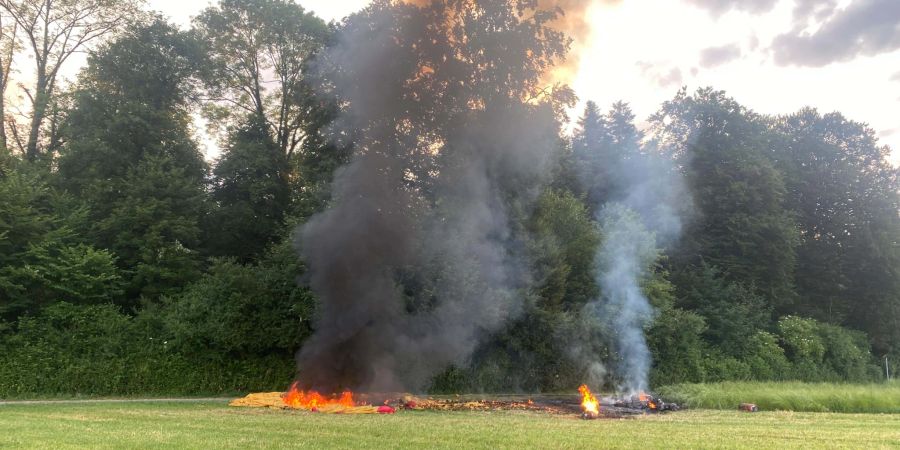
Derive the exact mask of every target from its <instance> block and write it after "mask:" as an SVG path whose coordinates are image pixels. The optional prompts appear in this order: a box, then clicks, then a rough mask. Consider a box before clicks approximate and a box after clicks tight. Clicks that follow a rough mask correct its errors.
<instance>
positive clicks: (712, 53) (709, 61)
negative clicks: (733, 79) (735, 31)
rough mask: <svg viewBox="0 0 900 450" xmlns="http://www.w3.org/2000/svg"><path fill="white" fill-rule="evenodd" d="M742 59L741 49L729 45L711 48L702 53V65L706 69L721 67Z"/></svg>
mask: <svg viewBox="0 0 900 450" xmlns="http://www.w3.org/2000/svg"><path fill="white" fill-rule="evenodd" d="M740 57H741V47H740V46H739V45H737V44H728V45H723V46H721V47H709V48H706V49H703V51H701V52H700V65H701V66H702V67H705V68H711V67H716V66H721V65H722V64H725V63H727V62H729V61H733V60H735V59H738V58H740Z"/></svg>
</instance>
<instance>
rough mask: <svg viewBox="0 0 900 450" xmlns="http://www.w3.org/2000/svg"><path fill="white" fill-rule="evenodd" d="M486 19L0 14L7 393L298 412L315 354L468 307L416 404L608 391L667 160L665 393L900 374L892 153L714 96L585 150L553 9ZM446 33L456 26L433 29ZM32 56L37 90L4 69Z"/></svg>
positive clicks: (21, 3)
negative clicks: (350, 335) (10, 100)
mask: <svg viewBox="0 0 900 450" xmlns="http://www.w3.org/2000/svg"><path fill="white" fill-rule="evenodd" d="M490 3H491V5H492V6H490V8H488V7H487V6H481V8H482V9H480V10H477V11H480V13H478V14H468V15H466V14H467V13H468V12H471V10H470V9H468V7H467V6H466V2H460V1H457V0H443V1H438V2H436V4H437V5H438V6H435V7H428V8H419V7H415V6H411V5H405V4H404V5H398V4H393V3H392V2H388V1H376V2H374V4H373V5H372V6H370V7H369V8H367V9H366V10H364V11H361V12H360V13H357V14H355V15H353V16H351V17H350V18H348V19H347V20H345V21H344V22H342V23H333V24H326V23H325V22H324V21H322V20H321V19H319V18H317V17H316V16H315V15H313V14H312V13H310V12H308V11H305V10H304V9H303V8H302V7H301V6H299V5H297V4H295V3H294V2H292V1H289V0H223V1H222V2H221V3H220V4H219V5H216V6H211V7H210V8H208V9H207V10H205V11H204V12H203V13H201V14H200V15H199V16H198V17H196V18H195V20H194V22H193V25H192V28H191V29H190V30H179V29H178V28H177V27H175V26H173V25H171V24H168V23H166V22H165V20H163V19H162V18H159V17H156V16H154V15H152V14H149V13H137V11H138V10H137V7H138V5H137V4H136V3H132V2H128V1H96V2H93V1H88V2H85V1H83V0H79V1H71V2H66V1H57V2H45V1H42V0H0V10H2V11H3V12H2V14H0V19H2V22H0V27H2V29H3V30H4V32H3V40H2V41H0V70H2V72H0V80H2V81H3V85H2V86H0V87H2V88H3V89H6V88H7V86H6V84H7V80H8V78H7V77H8V74H9V72H10V70H18V71H19V72H21V73H32V72H33V73H34V74H35V77H36V79H35V83H34V91H32V92H30V96H31V99H30V101H31V102H32V109H31V111H32V112H31V114H30V115H29V116H28V117H25V118H22V117H16V116H15V115H14V114H12V113H11V112H10V111H8V110H2V109H0V112H2V113H4V117H3V119H4V120H3V122H4V126H3V127H2V128H3V130H4V133H3V134H0V138H2V140H0V397H10V396H17V395H28V394H35V393H43V394H60V393H67V394H70V393H83V394H133V393H150V392H158V393H170V394H175V393H211V392H223V391H241V390H250V389H278V388H283V387H285V385H287V384H288V383H289V382H290V381H291V380H292V379H293V378H294V377H295V376H296V373H295V369H296V367H295V362H294V356H295V353H296V352H297V351H298V350H299V349H300V348H301V347H302V346H303V344H304V343H309V342H317V341H316V340H319V341H322V340H324V341H326V342H328V344H329V345H331V347H329V346H325V347H324V348H346V347H348V346H349V347H353V348H364V347H365V346H366V345H367V344H369V343H370V342H371V341H373V340H377V339H384V338H385V334H386V330H387V329H388V328H387V327H388V325H390V326H391V327H394V328H395V329H393V330H392V331H391V333H394V334H395V335H402V336H406V335H407V334H408V335H409V336H412V337H415V336H422V334H418V333H419V332H420V331H422V330H424V329H427V328H429V327H430V328H434V326H433V325H434V324H437V323H440V322H441V321H442V320H443V319H447V320H448V321H449V318H450V315H451V314H460V313H461V312H460V311H458V310H453V309H446V310H444V309H441V308H442V305H446V304H447V303H446V302H447V301H457V302H460V303H459V304H463V305H465V308H464V311H462V313H464V314H465V317H470V318H472V319H473V321H474V322H477V327H475V329H473V330H468V331H466V333H469V332H470V331H471V333H470V335H471V336H476V337H475V338H473V339H472V340H470V341H468V342H467V343H466V345H468V346H471V348H468V347H466V348H465V349H464V350H465V351H463V350H459V351H458V352H455V353H453V354H452V355H448V356H446V357H445V358H443V359H440V361H441V364H440V367H437V368H436V369H435V373H436V375H435V374H432V373H430V372H428V377H427V379H425V380H417V381H424V384H421V385H417V387H419V388H421V389H428V390H431V391H434V392H459V391H466V390H488V391H512V390H522V391H565V390H570V389H572V388H574V387H576V386H577V385H578V384H580V383H581V382H583V381H585V380H586V379H588V378H590V377H597V376H599V375H600V374H599V371H598V366H597V365H589V364H586V363H585V362H586V360H591V361H594V362H598V363H600V364H601V365H602V366H603V367H605V368H607V369H609V370H608V373H607V374H606V376H605V378H603V380H604V382H605V383H606V384H607V385H608V386H609V387H616V386H618V385H619V384H620V382H621V380H620V379H617V375H616V371H615V368H616V367H618V366H620V365H621V364H622V361H623V360H624V359H626V358H628V357H629V355H626V354H621V352H620V351H619V350H618V349H617V347H616V346H615V345H613V340H614V336H613V334H614V333H612V332H611V331H610V329H609V328H608V327H605V326H602V325H603V324H599V323H597V321H596V320H593V319H592V317H593V316H592V314H591V313H588V311H589V310H590V308H589V307H588V305H590V304H591V303H592V302H594V301H600V302H602V301H603V300H604V299H605V298H606V297H605V296H607V295H608V292H609V291H610V287H609V286H604V285H603V280H602V279H601V278H598V277H597V276H596V272H597V264H599V262H598V259H597V258H596V256H595V255H596V252H597V249H598V248H601V246H603V244H604V242H609V241H608V239H609V238H610V236H609V235H610V230H608V229H605V228H604V227H602V226H601V212H602V210H603V209H604V207H606V206H608V205H609V204H612V203H616V202H621V200H622V198H621V196H622V195H623V194H622V193H621V192H619V190H618V189H619V187H621V186H622V185H623V184H622V183H621V181H622V180H621V177H622V176H624V175H623V173H622V171H621V170H618V168H621V167H623V164H625V163H627V162H628V161H632V162H633V161H645V160H646V161H649V160H654V161H657V160H658V161H663V162H665V163H666V164H667V167H672V168H673V169H672V171H673V172H674V173H673V176H677V177H678V178H679V179H680V180H682V181H683V187H684V192H683V195H682V193H681V192H680V191H678V195H679V197H678V200H679V201H678V202H677V205H676V206H677V208H676V209H677V213H678V214H679V215H680V217H682V219H683V227H682V233H681V237H680V239H677V240H672V241H671V242H661V243H660V245H659V247H660V248H653V249H650V250H652V251H653V252H654V253H653V254H654V255H657V254H658V257H656V258H655V260H654V261H652V263H651V264H649V265H648V266H647V267H645V268H642V273H643V274H644V276H643V277H642V279H641V280H640V281H641V283H640V288H641V291H642V292H643V295H645V296H646V297H647V298H648V299H649V301H650V303H651V304H652V305H653V307H654V308H655V310H656V314H655V315H654V316H653V318H652V322H651V323H650V325H649V326H648V327H646V329H645V330H644V332H645V334H646V337H647V345H648V347H649V350H650V352H651V354H652V359H653V366H652V369H651V373H650V375H651V382H652V383H653V385H660V384H665V383H675V382H685V381H723V380H780V379H798V380H812V381H824V380H829V381H862V380H878V379H880V378H879V377H881V375H880V372H879V369H878V364H879V361H881V360H882V359H883V358H884V357H885V356H887V357H888V358H889V359H890V360H892V361H900V327H898V326H897V324H898V323H900V247H898V239H900V216H898V211H900V209H898V208H900V204H898V200H900V198H898V192H900V185H898V172H897V169H895V168H894V167H892V166H891V165H890V163H889V162H888V155H889V149H888V148H887V147H885V146H882V145H880V144H879V142H878V140H877V138H876V136H875V133H874V132H873V131H872V130H871V129H870V128H868V127H867V126H866V125H865V124H863V123H859V122H855V121H853V120H851V119H850V118H846V117H844V116H843V115H841V114H840V113H837V112H835V113H828V114H824V113H822V112H819V111H817V110H816V109H814V108H811V107H810V108H805V109H802V110H800V111H797V112H794V113H790V112H785V113H786V114H784V115H779V116H766V115H762V114H758V113H756V112H754V111H752V110H750V109H748V108H747V107H745V106H743V105H741V104H740V103H739V99H734V98H731V97H729V96H728V94H727V93H725V92H722V91H718V90H716V89H714V88H703V89H699V90H696V91H694V92H689V91H687V90H685V89H682V90H680V91H678V92H677V93H675V94H674V96H673V98H672V99H671V100H669V101H666V102H664V103H663V104H662V105H661V106H660V108H659V110H658V112H657V113H655V114H654V115H652V116H651V117H649V118H648V119H649V120H648V121H649V126H648V127H646V128H645V129H639V128H638V127H637V126H636V122H637V121H638V118H636V117H635V115H634V113H633V112H632V111H631V110H630V108H629V107H628V104H627V99H623V101H622V102H618V103H615V104H613V105H610V106H609V107H608V110H607V108H604V107H601V106H600V105H597V104H595V103H588V105H587V107H586V109H585V110H584V111H583V113H581V114H580V117H579V118H578V119H577V124H576V126H575V130H574V133H573V134H572V135H571V136H568V135H565V134H564V133H563V132H562V131H561V130H563V129H564V127H563V124H564V121H565V120H566V118H565V117H564V114H563V112H564V111H565V109H566V108H567V107H569V106H571V105H572V104H573V100H574V94H573V93H572V92H571V91H570V90H568V89H565V88H562V89H555V90H553V91H545V90H543V86H541V84H540V83H541V81H542V74H543V72H544V71H545V70H546V69H547V68H548V67H550V66H552V65H553V64H558V63H560V62H561V59H562V56H563V55H564V53H565V51H566V48H567V41H566V38H565V36H564V35H562V34H560V33H557V32H553V31H552V30H550V29H547V28H545V27H544V26H543V24H544V23H546V22H547V21H550V20H552V18H553V17H552V14H553V13H552V11H551V12H544V13H541V14H537V15H535V14H534V11H531V10H529V8H530V7H529V6H528V4H529V2H525V1H519V0H509V1H503V2H490ZM520 6H521V7H523V8H525V9H518V7H520ZM41 8H45V9H41ZM46 8H54V11H57V10H56V9H55V8H60V9H59V10H58V14H57V13H54V14H51V15H49V16H48V15H47V14H46ZM446 11H453V12H454V14H457V15H451V16H452V17H455V18H457V19H458V20H459V22H457V23H456V24H457V25H458V27H457V28H453V27H451V26H450V25H448V27H449V28H448V29H441V30H439V29H436V28H434V27H430V26H429V24H434V23H437V22H438V21H437V19H439V18H441V17H444V16H442V14H446ZM542 14H545V15H542ZM47 17H52V18H53V20H52V21H50V20H48V19H47ZM385 29H387V30H393V31H396V36H399V37H397V38H391V39H388V38H384V35H383V34H381V33H382V31H383V30H385ZM44 30H49V32H48V33H49V34H45V33H44ZM49 35H52V36H57V35H58V36H60V37H61V38H60V39H62V40H59V39H56V40H54V39H53V38H46V37H45V36H49ZM396 36H395V37H396ZM498 36H500V37H505V38H508V42H509V46H508V47H505V48H504V49H503V50H504V51H500V50H496V48H495V47H493V46H491V45H488V44H492V43H493V40H494V39H498ZM406 38H408V40H404V39H406ZM42 39H49V41H47V42H44V41H42ZM504 42H507V41H504ZM45 44H46V45H45ZM23 46H24V47H29V48H30V47H34V48H33V49H32V50H30V51H32V52H37V54H39V55H41V56H39V57H38V58H36V59H35V60H33V61H32V63H34V64H36V67H34V68H31V67H16V66H15V64H12V65H11V64H10V61H19V60H18V59H16V60H13V58H12V57H11V56H12V55H13V54H17V53H18V52H22V51H25V50H23V48H24V47H23ZM82 48H90V50H91V51H90V56H89V58H88V61H87V65H86V66H85V67H84V68H83V69H82V70H81V72H80V74H79V76H78V78H77V80H76V81H75V82H74V83H72V84H71V85H69V86H63V85H61V84H60V82H59V81H60V80H59V79H58V71H59V67H60V65H61V64H63V63H64V62H65V61H66V59H67V58H68V57H69V55H71V53H72V52H74V51H78V50H80V49H82ZM492 49H494V50H496V51H494V50H492ZM374 55H377V56H379V57H377V58H376V57H375V56H374ZM525 55H527V56H525ZM26 61H27V60H26ZM7 94H8V91H7ZM809 101H810V103H811V104H815V99H809ZM2 105H3V103H0V106H2ZM198 111H199V112H202V113H203V114H204V116H205V117H206V118H207V120H209V121H210V123H211V125H212V127H214V128H216V129H218V130H219V132H218V136H219V139H220V142H221V147H222V148H223V153H222V155H221V157H219V158H218V159H217V160H215V161H206V160H204V158H203V156H202V154H201V152H200V150H199V148H200V147H199V144H198V140H197V137H196V133H195V131H196V130H194V129H193V127H194V125H193V123H194V121H193V118H192V114H194V113H196V112H198ZM23 119H24V120H23ZM373 173H374V174H377V176H374V177H373V176H371V175H372V174H373ZM363 177H368V178H363ZM334 180H337V182H333V181H334ZM381 190H384V191H388V192H390V195H382V194H383V193H382V192H381ZM625 194H626V195H627V194H628V193H625ZM360 199H364V200H360ZM379 202H380V203H379ZM373 205H374V206H373ZM361 211H362V212H361ZM323 213H324V214H323ZM362 213H366V214H370V215H369V216H363V215H361V214H362ZM317 214H318V215H317ZM311 218H315V219H312V220H311ZM297 230H304V232H303V234H302V237H298V231H297ZM310 230H312V231H310ZM348 230H349V231H348ZM338 233H346V234H338ZM347 236H350V237H347ZM351 238H352V239H351ZM295 241H296V242H297V244H295ZM348 242H350V243H351V244H349V245H348ZM297 247H299V250H301V251H300V252H298V248H297ZM486 248H487V249H489V250H490V252H491V253H490V255H489V256H491V257H496V259H494V260H490V261H494V262H495V264H488V263H487V262H486V261H487V260H477V258H478V257H485V254H486V253H488V250H485V249H486ZM477 252H483V253H478V256H473V255H475V254H476V253H477ZM299 255H303V257H302V258H301V257H300V256H299ZM373 255H374V256H373ZM497 261H499V262H497ZM509 261H514V262H515V264H510V265H509V266H503V265H504V264H507V263H508V262H509ZM328 264H332V265H333V267H331V269H333V270H334V271H336V272H339V273H342V274H343V276H345V279H343V280H344V281H343V282H342V284H340V285H338V284H335V283H334V282H333V279H332V278H328V277H326V278H322V274H323V272H322V267H327V265H328ZM498 266H503V268H504V269H508V271H507V272H505V273H504V277H495V276H494V275H495V274H494V273H493V272H491V271H492V270H499V269H498ZM347 268H351V269H352V270H349V269H347ZM388 269H390V270H388ZM324 273H326V274H329V273H332V272H324ZM329 276H330V275H329ZM347 286H351V287H352V289H350V288H347ZM382 288H383V289H385V292H389V293H390V295H387V294H386V296H382V297H378V299H382V298H383V299H385V300H384V301H385V302H388V301H390V302H395V303H393V304H391V305H390V306H391V307H392V308H393V307H397V308H398V310H397V311H392V312H391V314H387V313H385V315H383V316H379V317H381V318H382V319H383V320H384V322H382V323H375V324H371V323H366V324H362V325H361V326H360V327H359V329H358V330H356V331H359V332H360V333H362V334H360V336H365V337H366V339H363V341H361V342H352V341H351V343H350V344H347V341H340V340H338V341H329V340H328V338H327V337H326V338H323V337H322V333H323V332H322V330H323V329H324V328H325V327H326V326H327V325H328V323H329V322H323V320H322V318H323V317H325V318H328V317H332V316H329V314H334V313H342V312H346V311H348V310H352V309H353V308H357V307H359V305H360V304H362V301H361V300H357V297H349V298H344V299H343V300H345V301H346V303H340V305H344V308H341V309H338V310H336V311H335V310H334V304H332V303H325V302H329V301H331V300H330V299H331V298H333V297H334V296H337V295H346V294H347V292H349V293H350V294H352V295H354V296H364V295H368V294H369V293H371V292H376V291H377V289H382ZM329 289H331V291H329ZM323 293H325V294H323ZM326 294H327V295H326ZM445 299H449V300H445ZM376 307H379V304H378V302H374V303H372V305H371V308H376ZM329 308H332V310H331V311H330V312H329ZM367 308H368V306H367ZM499 309H503V311H498V310H499ZM510 311H512V312H510ZM442 314H444V316H442ZM475 319H477V320H475ZM417 320H420V321H422V322H417ZM398 329H399V330H398ZM360 330H361V331H360ZM453 331H454V332H457V331H459V330H458V329H454V330H453ZM381 332H385V334H379V333H381ZM422 332H424V331H422ZM366 333H368V334H366ZM467 335H469V334H467ZM311 337H312V338H311ZM311 339H313V340H311ZM576 343H577V344H576ZM423 345H424V344H423ZM422 349H426V350H428V351H429V352H432V350H431V349H430V347H424V346H423V347H422V348H420V349H419V350H422ZM410 355H412V356H415V355H416V353H415V352H412V353H410ZM459 355H464V357H459ZM382 356H384V355H382ZM392 356H393V357H395V359H397V360H401V361H402V360H403V356H402V355H392ZM408 356H409V355H407V357H408ZM328 358H329V354H313V355H310V354H306V355H304V356H303V357H301V365H302V364H304V363H306V364H315V365H322V364H331V363H332V362H331V361H329V360H328ZM335 364H337V363H335ZM341 364H344V366H345V367H356V366H355V365H354V364H359V360H356V361H350V362H342V363H341ZM429 369H430V368H429ZM304 370H306V371H307V372H310V373H311V372H313V371H314V369H313V368H310V367H306V368H304V367H303V366H301V368H300V371H301V374H300V376H301V378H302V375H303V372H304ZM356 370H359V371H364V370H366V369H365V368H364V367H363V368H359V369H356ZM35 374H42V376H35ZM340 381H342V382H344V383H347V384H352V383H355V382H358V380H355V379H352V378H351V379H347V380H340ZM351 387H353V386H351Z"/></svg>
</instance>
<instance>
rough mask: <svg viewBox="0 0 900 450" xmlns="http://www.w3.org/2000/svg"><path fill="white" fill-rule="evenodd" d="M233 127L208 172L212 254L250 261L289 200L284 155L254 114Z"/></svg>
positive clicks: (273, 235) (268, 240)
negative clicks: (213, 207)
mask: <svg viewBox="0 0 900 450" xmlns="http://www.w3.org/2000/svg"><path fill="white" fill-rule="evenodd" d="M248 121H249V123H247V124H245V125H243V126H241V127H240V128H238V129H236V130H234V131H233V132H232V134H231V136H230V137H229V142H228V146H227V147H226V148H225V153H224V154H223V155H222V158H221V159H220V160H219V162H218V163H217V164H216V167H215V169H214V170H213V189H212V199H213V200H214V201H215V203H216V208H215V209H214V210H213V212H212V215H211V221H212V223H213V224H215V226H214V227H212V226H211V227H210V228H211V229H213V228H214V229H213V231H212V234H213V236H212V238H211V239H212V242H211V244H210V245H211V248H210V250H211V251H212V253H213V254H215V255H219V256H234V257H237V258H238V259H239V260H240V261H244V262H247V261H249V260H252V259H253V258H254V257H256V256H257V255H258V254H260V253H261V252H262V251H264V250H265V249H266V248H267V247H268V246H269V245H271V244H272V243H274V242H275V241H276V239H277V237H278V236H279V235H280V234H281V231H282V228H283V226H284V215H285V211H286V210H287V209H288V203H289V202H290V199H291V197H290V185H289V184H288V180H286V179H285V174H286V173H287V165H288V163H287V161H286V158H285V155H284V154H283V153H282V152H281V151H280V150H279V149H278V147H277V145H276V144H275V142H274V141H272V138H271V137H270V136H269V133H268V132H267V129H266V125H265V124H264V123H261V122H259V120H258V118H257V117H256V116H250V117H248Z"/></svg>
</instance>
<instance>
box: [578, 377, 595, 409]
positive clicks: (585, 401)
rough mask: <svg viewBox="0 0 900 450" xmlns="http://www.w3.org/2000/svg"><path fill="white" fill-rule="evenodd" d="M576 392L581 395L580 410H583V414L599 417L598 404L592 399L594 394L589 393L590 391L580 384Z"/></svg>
mask: <svg viewBox="0 0 900 450" xmlns="http://www.w3.org/2000/svg"><path fill="white" fill-rule="evenodd" d="M578 392H579V393H581V409H582V410H584V412H585V414H589V415H592V416H597V415H599V414H600V402H598V401H597V398H596V397H594V394H592V393H591V390H590V389H588V387H587V385H586V384H582V385H581V387H579V388H578Z"/></svg>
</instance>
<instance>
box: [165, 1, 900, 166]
mask: <svg viewBox="0 0 900 450" xmlns="http://www.w3.org/2000/svg"><path fill="white" fill-rule="evenodd" d="M298 1H299V3H300V4H301V5H303V6H304V7H305V8H306V9H308V10H312V11H314V12H315V13H316V14H317V15H319V16H320V17H322V18H323V19H325V20H326V21H328V20H340V19H341V18H342V17H344V16H346V15H348V14H350V13H352V12H354V11H356V10H358V9H361V8H363V7H364V6H365V5H366V4H367V3H368V0H298ZM584 1H586V2H591V1H592V0H584ZM148 3H149V6H150V7H151V8H152V9H155V10H158V11H160V12H162V13H163V14H164V15H167V16H169V17H170V18H171V19H172V20H173V21H174V22H175V23H178V24H180V25H182V26H185V27H186V26H188V25H189V23H190V18H191V17H192V16H193V15H196V14H197V13H198V12H199V11H200V10H202V9H203V8H205V7H206V6H208V5H209V4H210V2H209V1H205V0H149V1H148ZM588 14H589V20H588V21H589V23H590V24H591V26H592V32H591V35H590V36H585V37H584V38H583V42H578V43H576V45H579V46H581V48H582V59H581V62H580V69H579V70H578V72H577V75H576V76H575V78H574V79H573V80H571V85H572V87H573V88H574V89H575V92H576V93H577V94H578V96H579V98H580V99H581V103H582V104H583V103H584V102H585V101H587V100H593V101H595V102H597V103H598V104H600V105H601V107H606V106H609V105H611V104H612V103H613V102H615V101H617V100H625V101H627V102H629V103H630V104H631V106H632V108H633V109H634V111H635V113H636V115H637V116H638V118H639V120H643V119H644V118H646V117H647V116H649V115H650V114H651V113H653V112H654V111H656V110H657V109H658V107H659V105H660V104H661V103H662V102H663V101H665V100H667V99H671V98H672V97H673V96H674V95H675V93H676V92H677V91H678V89H679V88H681V87H682V86H686V87H687V88H688V90H689V91H692V90H694V89H696V88H699V87H704V86H712V87H714V88H717V89H722V90H725V91H726V92H728V94H729V95H731V96H732V97H734V98H735V99H736V100H737V101H738V102H740V103H742V104H744V105H745V106H748V107H749V108H751V109H753V110H755V111H757V112H759V113H764V114H785V113H790V112H793V111H796V110H798V109H800V108H801V107H803V106H813V107H816V108H818V109H819V110H820V111H821V112H823V113H825V112H831V111H840V112H842V113H843V114H844V115H846V116H847V117H849V118H850V119H852V120H856V121H860V122H866V123H868V124H869V125H870V126H871V127H872V128H873V129H875V130H876V132H877V133H878V135H879V138H880V140H881V142H882V144H888V145H890V146H891V147H892V148H893V149H895V151H894V153H893V156H892V162H893V163H894V165H895V166H900V0H596V1H594V5H593V6H592V7H591V8H589V10H588ZM574 115H575V116H577V115H578V112H577V111H576V112H575V113H574ZM212 152H213V153H215V150H214V149H213V150H212Z"/></svg>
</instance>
